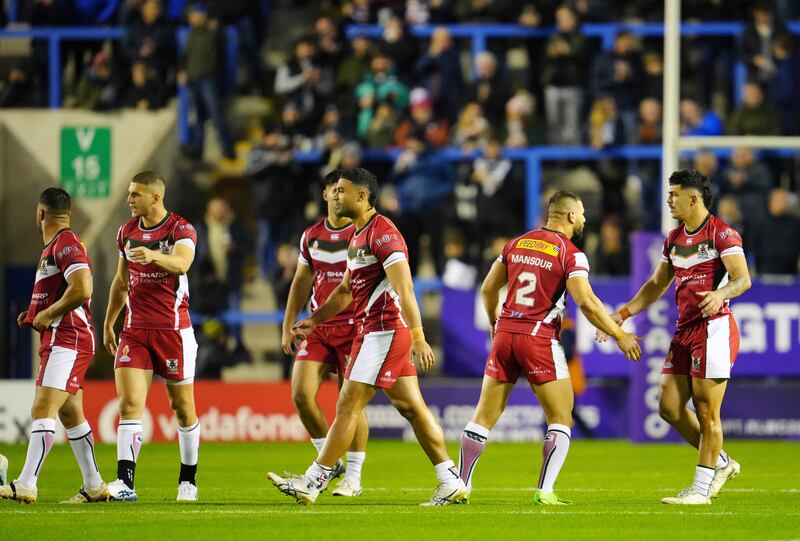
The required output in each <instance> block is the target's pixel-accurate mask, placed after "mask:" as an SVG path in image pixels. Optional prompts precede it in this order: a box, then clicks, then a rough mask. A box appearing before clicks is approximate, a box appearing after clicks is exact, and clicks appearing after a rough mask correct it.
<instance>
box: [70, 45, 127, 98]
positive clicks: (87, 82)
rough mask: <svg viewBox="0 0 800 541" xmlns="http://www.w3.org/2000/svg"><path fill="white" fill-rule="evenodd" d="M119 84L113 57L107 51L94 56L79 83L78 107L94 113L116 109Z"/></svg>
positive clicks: (77, 93)
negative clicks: (114, 69)
mask: <svg viewBox="0 0 800 541" xmlns="http://www.w3.org/2000/svg"><path fill="white" fill-rule="evenodd" d="M118 97H119V84H118V82H117V79H116V77H114V71H113V68H112V66H111V57H110V55H109V54H108V53H107V52H105V51H100V52H99V53H97V54H96V55H95V56H94V59H93V60H92V65H91V66H89V67H88V68H87V69H86V72H85V73H84V75H83V77H82V78H81V80H80V82H79V83H78V89H77V92H76V95H75V99H76V106H77V107H79V108H81V109H90V110H92V111H107V110H109V109H113V108H114V107H116V106H117V105H118V104H117V99H118Z"/></svg>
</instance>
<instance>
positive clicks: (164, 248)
mask: <svg viewBox="0 0 800 541" xmlns="http://www.w3.org/2000/svg"><path fill="white" fill-rule="evenodd" d="M158 251H159V252H161V253H162V254H169V241H168V240H160V241H158Z"/></svg>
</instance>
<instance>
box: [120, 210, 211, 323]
mask: <svg viewBox="0 0 800 541" xmlns="http://www.w3.org/2000/svg"><path fill="white" fill-rule="evenodd" d="M177 244H183V245H185V246H188V247H189V248H191V249H192V250H194V249H195V245H196V244H197V232H196V231H195V229H194V227H192V224H190V223H189V222H188V221H186V219H184V218H182V217H180V216H178V215H177V214H174V213H172V212H170V213H168V214H167V215H166V216H165V217H164V219H163V220H161V223H159V224H157V225H155V226H153V227H144V226H143V225H142V223H141V219H140V218H134V219H132V220H130V221H128V222H126V223H124V224H123V225H122V226H121V227H120V228H119V232H118V233H117V246H118V248H119V256H120V257H124V258H126V259H127V261H128V280H129V284H130V287H129V289H128V300H127V302H126V312H127V313H126V314H125V328H128V329H175V330H180V329H188V328H189V327H191V326H192V322H191V320H190V319H189V280H188V278H187V277H186V275H185V274H182V275H180V276H175V275H174V274H170V273H168V272H167V271H165V270H163V269H161V268H159V267H158V266H157V265H156V264H155V263H148V264H146V265H142V264H140V263H134V262H133V261H131V260H130V258H129V257H128V250H129V249H131V248H136V247H138V246H144V247H146V248H149V249H151V250H158V251H160V252H161V253H163V254H171V253H172V251H173V249H174V248H175V245H177Z"/></svg>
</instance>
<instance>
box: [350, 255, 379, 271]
mask: <svg viewBox="0 0 800 541" xmlns="http://www.w3.org/2000/svg"><path fill="white" fill-rule="evenodd" d="M362 260H363V262H357V261H356V259H348V260H347V268H348V269H350V270H356V269H363V268H364V267H369V266H370V265H376V264H378V258H377V257H375V256H374V255H367V256H364V257H363V258H362Z"/></svg>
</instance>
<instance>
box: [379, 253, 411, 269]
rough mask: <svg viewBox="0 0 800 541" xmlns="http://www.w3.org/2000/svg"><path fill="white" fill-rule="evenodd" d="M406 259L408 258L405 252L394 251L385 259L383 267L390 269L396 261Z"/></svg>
mask: <svg viewBox="0 0 800 541" xmlns="http://www.w3.org/2000/svg"><path fill="white" fill-rule="evenodd" d="M405 260H406V254H404V253H403V252H393V253H392V254H391V255H389V257H387V258H386V259H385V260H384V261H383V268H384V269H388V268H389V267H391V266H392V265H394V264H395V263H400V262H401V261H405Z"/></svg>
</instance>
